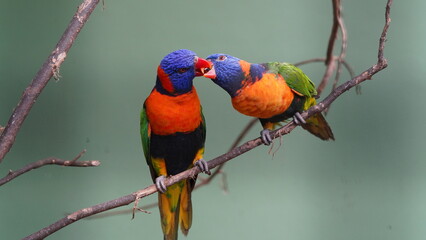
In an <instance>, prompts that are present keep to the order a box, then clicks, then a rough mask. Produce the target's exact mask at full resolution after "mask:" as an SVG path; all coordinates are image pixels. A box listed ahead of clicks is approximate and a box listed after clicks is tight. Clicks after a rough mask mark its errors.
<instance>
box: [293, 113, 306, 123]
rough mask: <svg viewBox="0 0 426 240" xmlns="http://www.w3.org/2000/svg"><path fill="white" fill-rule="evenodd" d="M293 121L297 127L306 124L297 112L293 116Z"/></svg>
mask: <svg viewBox="0 0 426 240" xmlns="http://www.w3.org/2000/svg"><path fill="white" fill-rule="evenodd" d="M293 121H294V123H296V124H297V125H301V124H306V121H305V119H303V117H302V115H300V113H299V112H296V113H295V114H294V116H293Z"/></svg>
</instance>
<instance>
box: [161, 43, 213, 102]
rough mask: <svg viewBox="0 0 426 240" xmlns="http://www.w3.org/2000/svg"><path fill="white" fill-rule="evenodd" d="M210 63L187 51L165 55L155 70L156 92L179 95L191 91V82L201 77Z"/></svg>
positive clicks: (182, 50)
mask: <svg viewBox="0 0 426 240" xmlns="http://www.w3.org/2000/svg"><path fill="white" fill-rule="evenodd" d="M209 67H210V63H209V62H207V61H206V60H205V59H203V58H199V57H197V55H196V54H195V53H194V52H192V51H190V50H187V49H180V50H177V51H174V52H171V53H169V54H167V55H166V56H165V57H164V58H163V60H161V63H160V65H159V66H158V69H157V83H156V88H157V90H158V91H160V92H162V93H165V94H169V95H179V94H183V93H186V92H189V91H191V89H192V80H193V79H194V77H196V76H202V75H203V74H204V70H205V69H206V68H209Z"/></svg>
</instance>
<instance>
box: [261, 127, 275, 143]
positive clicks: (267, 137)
mask: <svg viewBox="0 0 426 240" xmlns="http://www.w3.org/2000/svg"><path fill="white" fill-rule="evenodd" d="M260 139H262V142H263V144H265V145H267V146H269V144H271V143H272V137H271V131H269V129H263V130H262V131H261V132H260Z"/></svg>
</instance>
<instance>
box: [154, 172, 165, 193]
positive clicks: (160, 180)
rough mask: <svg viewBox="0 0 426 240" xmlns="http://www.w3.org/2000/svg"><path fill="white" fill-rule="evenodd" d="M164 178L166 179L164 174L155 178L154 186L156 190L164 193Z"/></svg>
mask: <svg viewBox="0 0 426 240" xmlns="http://www.w3.org/2000/svg"><path fill="white" fill-rule="evenodd" d="M164 180H166V176H164V175H161V176H159V177H158V178H156V179H155V186H156V187H157V190H158V191H159V192H161V193H165V192H166V191H167V187H166V183H164Z"/></svg>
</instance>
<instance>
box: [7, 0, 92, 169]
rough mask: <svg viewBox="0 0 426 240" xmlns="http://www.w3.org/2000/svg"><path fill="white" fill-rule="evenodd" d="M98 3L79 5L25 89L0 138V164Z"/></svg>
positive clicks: (87, 1) (88, 1) (90, 2)
mask: <svg viewBox="0 0 426 240" xmlns="http://www.w3.org/2000/svg"><path fill="white" fill-rule="evenodd" d="M98 3H99V0H84V2H83V3H81V4H80V6H79V7H78V10H77V12H76V13H75V14H74V17H73V18H72V20H71V22H70V24H69V25H68V27H67V29H66V30H65V32H64V33H63V35H62V37H61V39H60V40H59V42H58V44H57V45H56V47H55V49H54V50H53V52H52V53H51V54H50V56H49V57H48V58H47V60H46V61H45V62H44V64H43V66H42V67H41V69H40V70H39V71H38V73H37V74H36V76H35V77H34V79H33V80H32V82H31V84H30V85H29V86H28V87H27V88H26V89H25V91H24V93H23V94H22V97H21V100H20V102H19V103H18V105H17V107H16V108H15V110H14V111H13V114H12V115H11V117H10V118H9V122H8V123H7V125H6V127H5V129H4V131H3V133H2V134H1V136H0V163H1V162H2V160H3V158H4V157H5V156H6V154H7V153H8V152H9V150H10V148H11V147H12V145H13V143H14V142H15V138H16V135H17V134H18V131H19V129H20V128H21V126H22V123H23V122H24V120H25V118H26V117H27V115H28V113H29V112H30V110H31V108H32V106H33V104H34V103H35V102H36V100H37V97H38V96H39V95H40V93H41V91H42V90H43V89H44V87H45V86H46V85H47V83H48V82H49V80H50V78H52V76H54V77H55V78H57V77H58V76H59V74H58V73H59V68H60V66H61V64H62V63H63V61H64V60H65V58H66V56H67V52H68V50H69V49H70V48H71V46H72V44H73V43H74V40H75V39H76V38H77V35H78V33H79V32H80V30H81V29H82V28H83V26H84V24H85V23H86V21H87V19H89V16H90V14H91V13H92V12H93V10H94V9H95V7H96V5H97V4H98Z"/></svg>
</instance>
